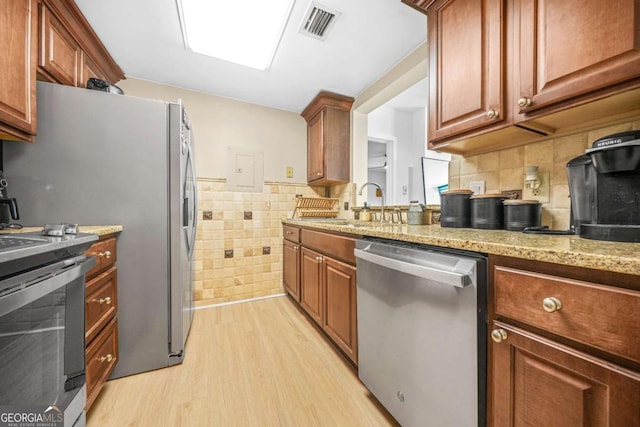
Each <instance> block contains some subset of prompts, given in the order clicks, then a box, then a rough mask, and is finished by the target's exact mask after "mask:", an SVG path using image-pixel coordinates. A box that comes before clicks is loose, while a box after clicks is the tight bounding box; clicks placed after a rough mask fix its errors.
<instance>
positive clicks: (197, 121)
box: [118, 78, 307, 183]
mask: <svg viewBox="0 0 640 427" xmlns="http://www.w3.org/2000/svg"><path fill="white" fill-rule="evenodd" d="M118 86H120V87H121V88H122V89H123V90H124V92H125V93H126V94H127V95H133V96H139V97H144V98H152V99H161V100H164V101H175V100H176V99H178V98H181V99H182V101H183V103H184V106H185V109H186V111H187V113H188V114H189V118H190V119H191V123H192V125H193V129H194V135H195V141H196V142H195V149H196V174H197V175H198V177H199V178H224V177H225V175H226V171H227V167H226V164H227V161H228V160H227V148H228V147H233V148H237V149H242V150H247V151H261V152H263V153H264V179H265V180H267V181H281V182H295V183H306V181H307V125H306V122H305V121H304V119H303V118H302V117H301V116H300V115H299V114H297V113H292V112H289V111H283V110H277V109H274V108H269V107H264V106H261V105H255V104H249V103H246V102H241V101H236V100H233V99H229V98H223V97H220V96H215V95H209V94H205V93H201V92H195V91H191V90H187V89H181V88H177V87H172V86H166V85H162V84H159V83H154V82H149V81H144V80H137V79H132V78H128V79H126V80H122V81H120V82H118ZM287 166H292V167H293V169H294V177H293V178H292V179H291V178H286V174H285V168H286V167H287Z"/></svg>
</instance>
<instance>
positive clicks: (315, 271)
mask: <svg viewBox="0 0 640 427" xmlns="http://www.w3.org/2000/svg"><path fill="white" fill-rule="evenodd" d="M300 264H301V269H300V270H301V278H300V305H301V306H302V308H304V310H305V311H306V312H307V313H308V314H309V316H311V318H312V319H313V320H315V321H316V322H317V323H318V325H321V326H322V321H323V318H322V314H323V313H322V311H323V310H322V307H323V305H324V301H323V295H322V255H320V254H319V253H318V252H315V251H312V250H310V249H307V248H304V247H303V248H302V252H301V256H300Z"/></svg>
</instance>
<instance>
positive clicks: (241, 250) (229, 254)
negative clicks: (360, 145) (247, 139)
mask: <svg viewBox="0 0 640 427" xmlns="http://www.w3.org/2000/svg"><path fill="white" fill-rule="evenodd" d="M225 186H226V181H225V180H224V179H198V219H199V222H198V227H197V233H196V247H195V269H194V270H195V299H196V304H197V305H198V306H203V305H209V304H218V303H223V302H229V301H239V300H245V299H251V298H257V297H264V296H268V295H275V294H280V293H283V292H284V289H283V287H282V223H281V222H280V221H281V220H282V219H284V218H290V217H291V215H292V213H293V211H294V208H295V204H296V202H295V197H296V195H297V194H301V195H303V196H305V197H320V196H324V195H325V189H324V187H322V188H314V187H310V186H307V185H304V184H291V183H283V182H265V184H264V187H263V191H262V192H261V193H243V192H231V191H226V190H225ZM330 195H331V197H336V198H339V199H340V202H339V204H340V206H339V208H340V217H348V216H349V215H351V214H352V213H351V211H350V210H348V211H344V209H343V207H344V202H345V201H346V202H349V206H351V205H352V204H353V198H354V197H355V192H354V190H353V186H352V185H351V184H345V185H339V186H334V187H332V188H331V194H330Z"/></svg>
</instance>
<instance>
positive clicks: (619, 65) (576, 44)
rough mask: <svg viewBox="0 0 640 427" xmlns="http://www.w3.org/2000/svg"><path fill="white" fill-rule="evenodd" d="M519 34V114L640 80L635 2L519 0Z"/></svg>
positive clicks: (639, 13)
mask: <svg viewBox="0 0 640 427" xmlns="http://www.w3.org/2000/svg"><path fill="white" fill-rule="evenodd" d="M519 30H520V31H519V35H520V43H519V45H517V47H518V48H519V49H516V54H518V53H519V62H516V66H518V72H517V75H518V77H519V78H520V87H519V92H517V93H516V98H517V99H516V100H515V101H516V102H517V104H518V107H519V109H520V112H523V113H529V112H532V111H534V110H537V109H540V108H544V107H547V106H550V105H553V104H557V103H560V102H562V101H566V100H569V99H571V98H574V97H577V96H580V95H586V94H589V93H593V92H597V91H600V90H603V89H605V93H607V92H615V91H616V90H617V89H616V88H615V85H617V84H620V83H624V82H626V81H629V80H632V79H634V78H638V77H639V76H640V1H638V0H610V1H606V2H603V1H600V0H520V28H519ZM516 56H517V55H516ZM607 88H610V90H608V91H607V90H606V89H607Z"/></svg>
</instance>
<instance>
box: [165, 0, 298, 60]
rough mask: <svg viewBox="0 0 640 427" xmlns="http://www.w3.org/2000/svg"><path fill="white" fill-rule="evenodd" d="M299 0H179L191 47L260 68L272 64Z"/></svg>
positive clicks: (199, 51)
mask: <svg viewBox="0 0 640 427" xmlns="http://www.w3.org/2000/svg"><path fill="white" fill-rule="evenodd" d="M294 3H295V0H269V1H264V0H262V1H261V0H243V1H229V0H226V1H223V0H176V4H177V6H178V13H179V16H180V24H181V27H182V37H183V39H184V43H185V46H186V47H187V49H189V50H192V51H194V52H197V53H201V54H203V55H208V56H212V57H214V58H218V59H222V60H224V61H228V62H233V63H236V64H240V65H244V66H247V67H251V68H255V69H258V70H267V69H268V68H269V67H270V66H271V62H272V61H273V57H274V56H275V53H276V50H277V48H278V44H279V43H280V39H281V38H282V33H283V32H284V29H285V26H286V24H287V21H288V20H289V15H290V14H291V9H292V8H293V4H294Z"/></svg>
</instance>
